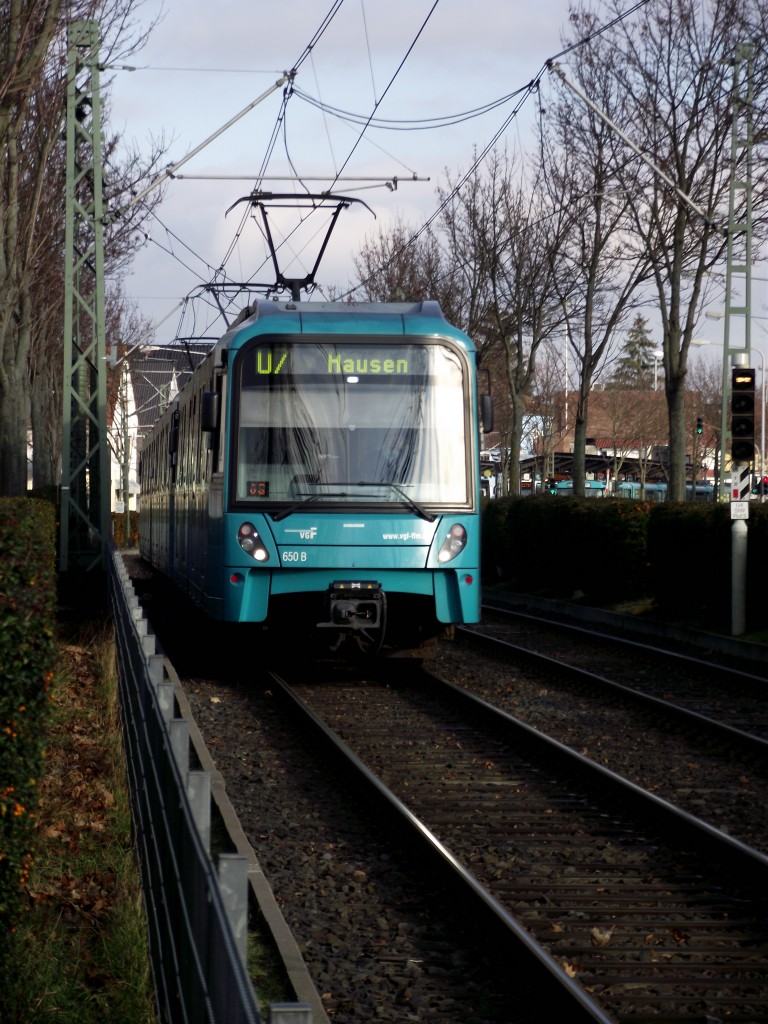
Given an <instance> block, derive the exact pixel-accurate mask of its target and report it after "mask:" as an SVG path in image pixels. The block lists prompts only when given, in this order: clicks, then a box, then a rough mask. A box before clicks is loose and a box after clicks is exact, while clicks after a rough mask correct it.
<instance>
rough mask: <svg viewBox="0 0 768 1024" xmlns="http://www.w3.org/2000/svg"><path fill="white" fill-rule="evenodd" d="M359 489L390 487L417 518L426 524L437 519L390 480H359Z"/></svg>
mask: <svg viewBox="0 0 768 1024" xmlns="http://www.w3.org/2000/svg"><path fill="white" fill-rule="evenodd" d="M358 486H359V487H391V488H392V490H393V491H397V493H398V494H399V495H400V497H401V498H402V499H403V501H404V502H405V503H406V505H407V506H408V507H409V508H410V509H411V511H412V512H415V513H416V515H417V516H421V518H422V519H426V521H427V522H428V523H434V521H435V520H436V519H437V516H436V515H433V514H432V513H431V512H427V510H426V509H425V508H422V507H421V505H420V504H419V503H418V501H415V500H414V499H413V498H412V497H411V496H410V494H409V493H408V492H407V491H406V490H405V489H404V488H403V487H401V486H400V484H396V483H394V482H393V481H392V480H377V481H372V480H368V481H364V480H361V481H360V483H359V484H358Z"/></svg>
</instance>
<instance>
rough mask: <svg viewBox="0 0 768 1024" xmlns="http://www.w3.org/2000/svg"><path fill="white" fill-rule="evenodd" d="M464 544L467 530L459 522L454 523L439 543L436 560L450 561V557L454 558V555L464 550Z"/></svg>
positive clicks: (465, 543)
mask: <svg viewBox="0 0 768 1024" xmlns="http://www.w3.org/2000/svg"><path fill="white" fill-rule="evenodd" d="M466 545H467V531H466V530H465V529H464V527H463V526H462V525H461V523H454V524H453V526H452V527H451V528H450V530H449V531H448V536H447V537H446V538H445V540H444V541H443V543H442V544H441V545H440V550H439V551H438V553H437V560H438V562H450V561H451V559H452V558H455V557H456V555H458V554H459V553H460V552H461V551H463V550H464V548H465V547H466Z"/></svg>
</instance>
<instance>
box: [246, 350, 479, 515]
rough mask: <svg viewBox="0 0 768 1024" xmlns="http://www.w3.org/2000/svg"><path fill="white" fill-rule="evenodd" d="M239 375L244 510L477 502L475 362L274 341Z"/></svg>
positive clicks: (447, 355) (456, 356) (453, 354)
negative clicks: (472, 414)
mask: <svg viewBox="0 0 768 1024" xmlns="http://www.w3.org/2000/svg"><path fill="white" fill-rule="evenodd" d="M234 377H235V388H236V392H235V394H236V395H237V399H236V403H235V404H236V409H235V420H234V423H235V424H236V426H235V434H236V439H237V443H236V448H235V452H234V468H235V470H236V473H235V481H234V487H235V494H234V497H235V500H236V501H237V502H248V503H252V502H253V503H262V502H269V503H273V502H280V503H283V502H288V503H290V504H291V505H295V506H296V507H297V508H298V507H300V506H301V504H302V503H303V502H304V501H308V502H311V503H312V506H313V507H316V506H317V505H318V504H326V503H332V504H334V505H337V504H350V503H353V504H357V505H359V504H370V503H376V504H389V505H398V506H402V505H404V504H405V505H407V506H408V507H410V508H411V509H412V510H414V511H418V512H423V508H422V506H423V505H425V504H428V505H434V504H437V505H441V506H442V505H454V506H456V505H458V506H462V505H463V506H466V505H467V504H468V503H469V501H470V500H471V493H470V486H471V484H470V481H471V473H470V470H469V467H470V459H469V441H468V437H469V436H470V435H469V418H468V410H469V408H470V402H469V387H468V376H467V364H466V359H465V357H464V356H463V355H462V354H461V353H460V352H459V351H457V350H455V349H454V348H452V347H450V346H449V345H447V344H444V343H443V344H441V343H436V342H433V343H422V344H415V343H412V342H409V343H400V342H393V341H392V340H391V339H373V340H372V339H369V338H366V339H365V340H364V341H361V340H355V339H353V338H350V339H346V338H345V339H335V340H330V339H322V340H315V341H301V342H299V341H282V340H280V339H274V338H272V339H270V341H269V342H268V343H264V342H262V341H259V342H256V343H254V344H251V345H249V346H247V347H244V348H243V350H242V351H241V352H240V353H239V354H238V357H237V363H236V369H235V374H234Z"/></svg>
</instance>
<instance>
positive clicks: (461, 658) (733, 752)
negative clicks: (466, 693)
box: [437, 617, 768, 852]
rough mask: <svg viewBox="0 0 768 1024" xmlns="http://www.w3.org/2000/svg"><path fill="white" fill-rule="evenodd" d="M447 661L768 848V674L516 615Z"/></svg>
mask: <svg viewBox="0 0 768 1024" xmlns="http://www.w3.org/2000/svg"><path fill="white" fill-rule="evenodd" d="M489 631H490V632H491V633H492V635H491V636H488V635H487V634H488V633H489ZM544 652H546V653H544ZM437 666H438V669H439V671H440V672H441V674H443V675H445V676H446V678H448V679H450V680H452V681H454V682H458V683H462V684H463V685H466V686H468V687H469V688H470V689H472V690H473V692H476V693H478V694H479V695H481V696H483V697H485V699H487V700H489V701H491V702H492V703H494V704H497V705H498V706H500V707H502V708H504V709H505V710H507V711H509V712H510V713H511V714H513V715H516V716H518V717H521V718H523V719H524V720H525V721H526V722H528V723H529V724H530V725H533V726H534V727H536V728H537V729H539V730H541V731H543V732H545V733H547V734H548V735H552V736H554V737H556V738H557V739H559V740H560V741H561V742H563V743H566V744H568V745H569V746H571V747H573V748H574V749H575V750H578V751H579V752H581V753H583V754H585V755H586V756H588V757H590V758H591V759H593V760H595V761H597V762H598V763H600V764H603V765H605V766H607V767H610V768H611V769H613V770H614V771H616V772H618V773H620V774H622V775H625V776H626V777H627V778H629V779H631V780H632V781H634V782H636V783H637V784H638V785H641V786H643V787H644V788H647V789H649V790H651V791H653V792H655V793H659V794H660V795H663V796H664V797H665V798H666V799H668V800H670V801H671V802H673V803H675V804H677V805H679V806H680V807H682V808H684V809H686V810H687V811H689V812H690V813H691V814H694V815H696V816H699V817H701V818H703V819H705V820H707V821H709V822H711V823H713V824H715V825H716V826H717V827H718V828H720V829H722V830H723V831H725V832H728V833H729V834H731V835H734V836H737V837H738V838H740V839H742V840H743V841H744V842H746V843H748V844H750V845H753V846H755V847H757V848H758V849H761V850H764V851H766V852H768V811H767V810H766V808H765V807H764V802H763V801H762V800H760V799H758V798H756V794H758V793H760V792H763V791H764V790H765V786H766V783H767V782H768V744H767V743H766V740H765V738H764V736H763V735H762V733H763V722H764V720H765V714H766V699H767V697H768V684H766V682H765V680H763V679H762V678H759V677H755V676H750V675H748V674H746V673H744V672H743V671H742V672H733V671H731V670H729V669H728V668H727V667H725V666H713V665H712V664H708V663H704V664H702V661H701V659H697V658H694V659H693V660H691V659H688V658H683V657H681V656H680V655H679V654H678V653H676V652H675V653H670V652H665V651H658V650H650V649H647V648H642V647H639V646H638V645H637V644H635V645H634V646H632V647H630V648H627V647H626V645H625V644H624V643H623V642H621V641H618V640H616V639H615V638H613V637H605V638H600V637H596V636H594V635H590V634H588V633H587V634H586V635H585V634H584V633H583V632H581V631H580V632H577V633H575V634H574V633H573V632H572V631H571V630H569V629H566V628H564V627H562V626H560V625H558V624H555V623H538V622H531V621H529V620H527V619H525V618H523V619H519V618H517V617H515V618H513V619H510V620H507V619H502V618H498V619H497V621H495V622H491V621H489V622H486V623H484V624H483V626H482V627H478V628H477V630H476V631H474V630H473V631H472V632H471V633H469V632H468V631H465V632H464V633H462V640H460V641H459V642H458V643H457V644H456V645H455V646H454V647H453V648H452V649H451V650H450V651H449V652H446V653H444V654H443V655H442V656H441V658H440V659H439V661H438V663H437ZM731 704H732V705H733V713H731V714H729V712H730V711H731V710H732V709H731ZM736 723H737V724H736ZM747 730H749V731H747Z"/></svg>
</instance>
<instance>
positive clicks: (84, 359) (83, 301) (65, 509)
mask: <svg viewBox="0 0 768 1024" xmlns="http://www.w3.org/2000/svg"><path fill="white" fill-rule="evenodd" d="M67 41H68V48H67V130H66V161H67V162H66V183H65V188H66V196H65V224H64V248H65V256H64V260H65V264H64V389H63V392H64V399H63V432H62V467H61V535H60V543H61V546H60V561H59V568H60V570H61V571H62V572H67V571H68V570H85V571H88V570H91V569H94V568H102V567H104V566H105V565H106V561H105V559H106V545H105V540H106V538H107V537H108V536H109V535H110V533H111V521H110V501H109V477H110V460H109V440H108V437H107V363H106V342H105V326H104V224H103V205H102V204H103V199H102V165H101V100H100V95H99V26H98V22H96V21H93V20H84V21H75V22H72V23H71V25H70V26H69V30H68V40H67Z"/></svg>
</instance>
